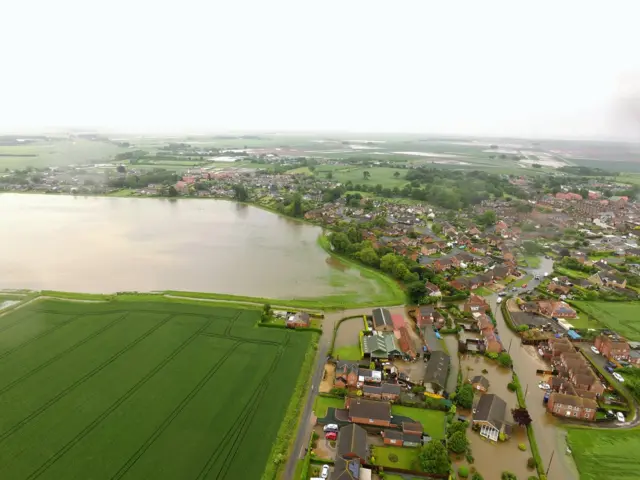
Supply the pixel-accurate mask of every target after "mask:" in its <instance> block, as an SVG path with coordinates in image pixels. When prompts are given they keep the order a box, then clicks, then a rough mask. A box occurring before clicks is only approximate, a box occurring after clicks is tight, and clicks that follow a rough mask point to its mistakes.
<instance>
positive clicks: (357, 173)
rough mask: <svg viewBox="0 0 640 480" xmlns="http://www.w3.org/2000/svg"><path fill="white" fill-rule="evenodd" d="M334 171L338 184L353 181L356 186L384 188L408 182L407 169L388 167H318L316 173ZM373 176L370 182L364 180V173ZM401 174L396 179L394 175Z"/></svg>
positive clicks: (399, 185)
mask: <svg viewBox="0 0 640 480" xmlns="http://www.w3.org/2000/svg"><path fill="white" fill-rule="evenodd" d="M328 171H332V173H333V180H335V181H336V182H341V183H346V182H348V181H349V180H351V181H352V182H353V183H354V184H356V183H360V184H367V185H371V186H375V185H377V184H378V183H379V184H381V185H382V186H383V187H389V188H393V187H403V186H404V185H406V184H407V183H408V182H407V180H406V179H405V178H404V176H405V175H406V174H407V170H406V169H396V168H386V167H342V168H337V169H328V168H326V167H324V166H318V167H317V170H316V172H317V173H318V175H321V174H322V173H326V172H328ZM365 171H367V172H369V173H370V174H371V176H370V177H369V179H368V180H365V179H364V172H365ZM395 172H399V174H400V176H399V177H398V178H396V177H394V173H395Z"/></svg>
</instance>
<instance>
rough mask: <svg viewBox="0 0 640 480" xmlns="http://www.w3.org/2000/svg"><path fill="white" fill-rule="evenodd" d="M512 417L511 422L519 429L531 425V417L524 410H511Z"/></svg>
mask: <svg viewBox="0 0 640 480" xmlns="http://www.w3.org/2000/svg"><path fill="white" fill-rule="evenodd" d="M511 414H512V415H513V421H514V422H516V423H517V424H518V425H520V426H521V427H526V426H528V425H530V424H531V415H529V411H528V410H527V409H526V408H514V409H513V410H511Z"/></svg>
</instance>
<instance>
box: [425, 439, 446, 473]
mask: <svg viewBox="0 0 640 480" xmlns="http://www.w3.org/2000/svg"><path fill="white" fill-rule="evenodd" d="M420 463H421V464H422V469H423V470H424V471H425V472H426V473H434V474H437V475H446V474H447V473H449V465H450V463H449V454H448V453H447V449H446V448H445V447H444V445H442V443H441V442H438V441H437V440H434V441H432V442H429V443H427V444H426V445H425V446H424V447H422V451H421V452H420Z"/></svg>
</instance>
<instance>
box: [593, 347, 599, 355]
mask: <svg viewBox="0 0 640 480" xmlns="http://www.w3.org/2000/svg"><path fill="white" fill-rule="evenodd" d="M591 351H592V352H593V353H595V354H596V355H600V350H598V349H597V348H596V347H594V346H593V345H591Z"/></svg>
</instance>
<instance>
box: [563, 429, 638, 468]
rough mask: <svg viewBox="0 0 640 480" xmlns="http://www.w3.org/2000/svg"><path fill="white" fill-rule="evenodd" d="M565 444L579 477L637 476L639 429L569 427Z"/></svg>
mask: <svg viewBox="0 0 640 480" xmlns="http://www.w3.org/2000/svg"><path fill="white" fill-rule="evenodd" d="M568 443H569V446H570V447H571V450H572V453H573V458H574V460H575V462H576V466H577V467H578V471H579V472H580V479H581V480H601V479H605V478H615V479H616V480H632V479H636V478H638V451H640V430H639V429H637V428H636V429H632V430H601V431H598V432H595V431H594V430H592V429H583V428H569V429H568Z"/></svg>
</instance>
